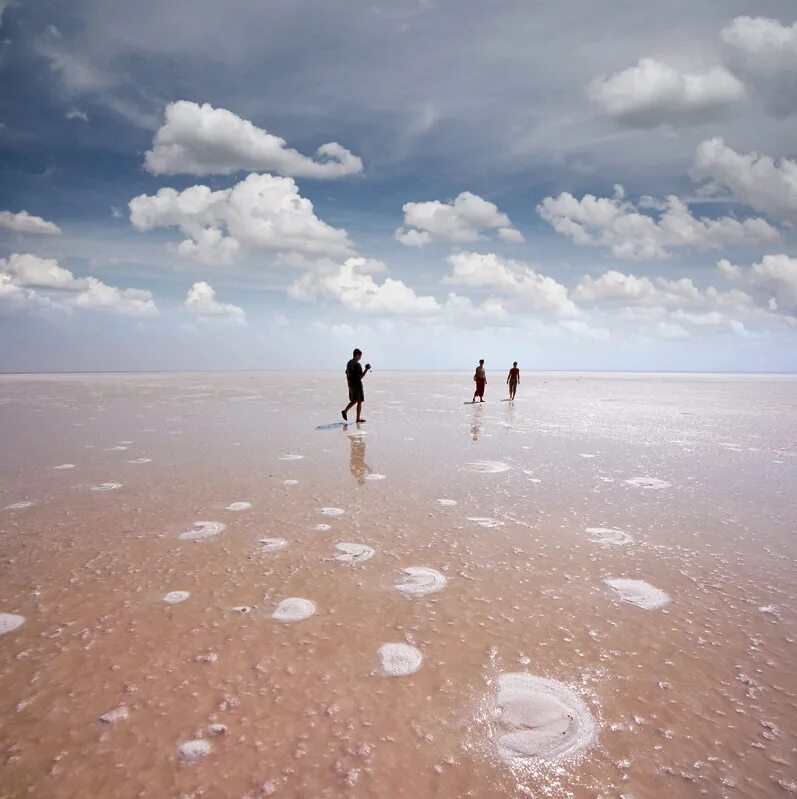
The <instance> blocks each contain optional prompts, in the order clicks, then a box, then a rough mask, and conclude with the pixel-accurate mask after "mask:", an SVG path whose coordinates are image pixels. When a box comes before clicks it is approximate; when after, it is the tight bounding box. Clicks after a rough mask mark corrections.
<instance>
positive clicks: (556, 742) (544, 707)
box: [493, 673, 596, 766]
mask: <svg viewBox="0 0 797 799" xmlns="http://www.w3.org/2000/svg"><path fill="white" fill-rule="evenodd" d="M495 705H496V720H495V722H494V725H493V740H494V741H495V746H496V749H497V752H498V756H499V757H500V758H501V760H503V761H504V762H505V763H506V764H507V765H510V766H523V765H528V764H530V763H534V762H545V761H556V762H559V761H562V760H566V759H569V758H572V757H575V756H577V755H579V754H581V753H582V752H584V751H586V750H587V749H589V748H590V747H591V746H592V745H593V744H594V743H595V729H596V725H595V719H594V718H593V716H592V713H590V710H589V708H588V707H587V706H586V704H585V703H584V701H583V700H582V699H581V697H579V696H578V695H577V694H576V693H575V692H574V691H573V690H572V689H571V688H569V687H568V686H567V685H565V684H564V683H561V682H558V681H556V680H549V679H546V678H544V677H536V676H534V675H531V674H524V673H515V674H501V675H500V676H499V677H498V692H497V696H496V699H495Z"/></svg>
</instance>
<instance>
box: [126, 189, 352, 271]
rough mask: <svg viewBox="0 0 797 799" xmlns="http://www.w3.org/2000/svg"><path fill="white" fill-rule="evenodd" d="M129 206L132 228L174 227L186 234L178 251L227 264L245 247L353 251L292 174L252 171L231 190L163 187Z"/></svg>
mask: <svg viewBox="0 0 797 799" xmlns="http://www.w3.org/2000/svg"><path fill="white" fill-rule="evenodd" d="M129 205H130V221H131V222H132V223H133V226H134V227H136V228H137V229H138V230H152V229H154V228H159V227H176V228H178V229H179V230H180V232H181V233H183V235H185V236H186V238H185V239H184V240H183V241H181V242H180V244H179V245H178V246H177V251H178V252H179V253H180V254H181V255H186V256H190V257H194V258H197V259H199V260H201V261H204V262H206V263H217V262H221V263H227V262H229V261H231V260H232V259H233V258H234V256H235V255H236V254H237V253H238V252H239V250H241V248H249V249H263V250H271V251H273V252H278V253H283V254H289V253H299V254H302V255H307V256H313V257H324V256H329V257H336V256H341V255H344V256H345V255H349V254H351V252H352V248H351V243H350V242H349V239H348V235H347V234H346V231H345V230H342V229H338V228H333V227H331V226H329V225H327V224H326V223H325V222H322V221H321V220H320V219H319V218H318V217H317V216H316V215H315V213H314V211H313V204H312V203H311V202H310V200H308V199H306V198H305V197H302V196H301V195H300V194H299V190H298V188H297V186H296V183H295V182H294V181H293V180H292V179H291V178H282V177H275V176H274V175H265V174H264V175H258V174H255V173H252V174H251V175H249V176H248V177H246V178H245V179H244V180H242V181H241V182H240V183H237V184H236V185H235V186H233V187H232V188H230V189H222V190H220V191H212V190H211V189H210V187H208V186H204V185H196V186H191V187H190V188H188V189H185V190H184V191H180V192H178V191H176V190H175V189H172V188H163V189H160V190H159V191H158V193H157V194H155V195H151V196H150V195H146V194H142V195H140V196H138V197H134V198H133V199H132V200H131V201H130V204H129Z"/></svg>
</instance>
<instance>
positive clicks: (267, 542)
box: [258, 538, 288, 552]
mask: <svg viewBox="0 0 797 799" xmlns="http://www.w3.org/2000/svg"><path fill="white" fill-rule="evenodd" d="M258 543H259V544H260V549H261V550H262V551H263V552H276V551H277V550H278V549H285V547H286V546H288V542H287V541H286V540H285V539H284V538H261V539H260V541H259V542H258Z"/></svg>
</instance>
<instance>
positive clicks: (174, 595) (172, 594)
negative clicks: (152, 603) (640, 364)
mask: <svg viewBox="0 0 797 799" xmlns="http://www.w3.org/2000/svg"><path fill="white" fill-rule="evenodd" d="M190 596H191V592H190V591H169V593H168V594H164V595H163V601H164V602H165V603H166V604H167V605H176V604H177V603H178V602H185V600H186V599H188V597H190Z"/></svg>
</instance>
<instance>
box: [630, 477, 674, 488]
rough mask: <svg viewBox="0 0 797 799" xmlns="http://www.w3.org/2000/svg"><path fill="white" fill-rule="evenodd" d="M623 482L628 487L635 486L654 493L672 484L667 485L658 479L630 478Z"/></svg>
mask: <svg viewBox="0 0 797 799" xmlns="http://www.w3.org/2000/svg"><path fill="white" fill-rule="evenodd" d="M625 482H626V483H628V485H631V486H637V488H649V489H652V490H654V491H656V490H658V489H660V488H669V487H670V486H671V485H672V483H668V482H666V481H665V480H659V478H658V477H632V478H631V479H630V480H626V481H625Z"/></svg>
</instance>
